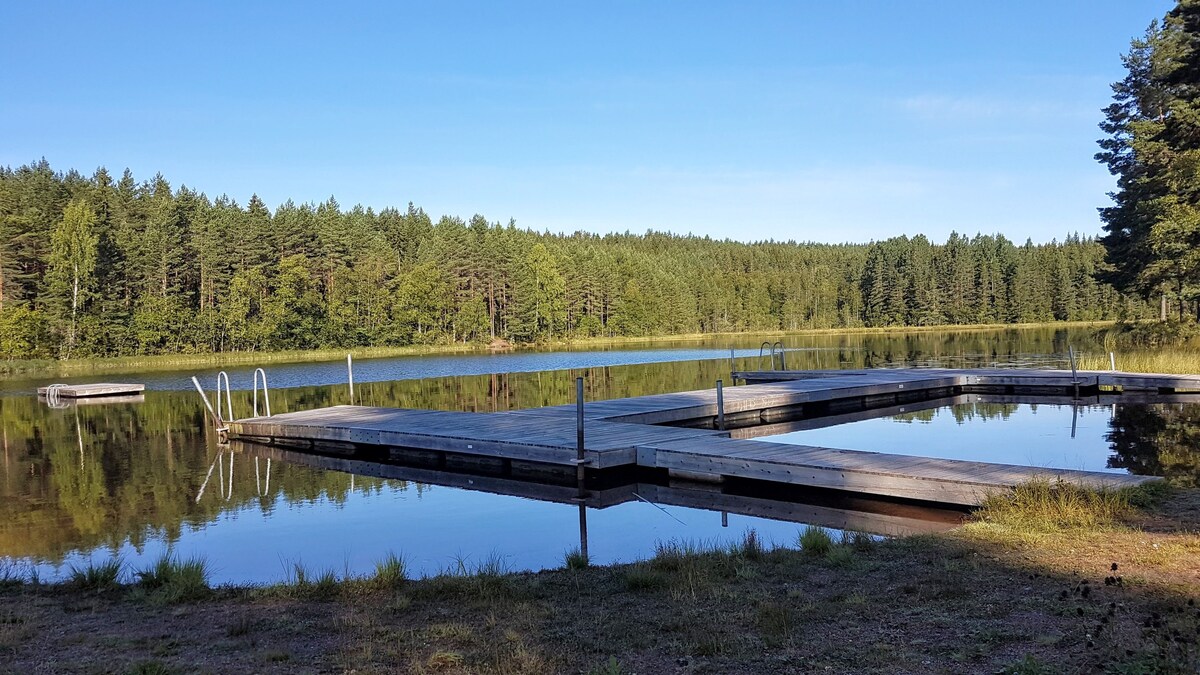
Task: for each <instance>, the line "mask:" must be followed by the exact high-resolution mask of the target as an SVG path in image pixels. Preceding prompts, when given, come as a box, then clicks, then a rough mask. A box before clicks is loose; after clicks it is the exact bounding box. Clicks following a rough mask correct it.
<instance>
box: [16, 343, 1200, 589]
mask: <svg viewBox="0 0 1200 675" xmlns="http://www.w3.org/2000/svg"><path fill="white" fill-rule="evenodd" d="M789 358H791V357H789ZM853 365H857V364H853ZM576 375H584V376H585V377H586V381H587V386H588V392H587V397H588V399H589V400H599V399H606V398H616V397H625V396H636V395H642V394H653V393H661V392H669V391H680V390H688V389H701V388H707V387H711V386H712V383H713V382H715V380H717V379H718V378H721V377H727V376H728V363H727V362H726V361H725V360H723V359H717V360H706V361H689V362H675V363H656V364H642V365H629V366H612V367H603V368H594V369H588V370H578V371H554V372H538V373H516V374H509V375H471V376H461V377H445V378H438V379H426V380H399V381H390V382H365V383H358V384H357V386H356V389H357V390H358V391H357V397H358V401H357V402H359V403H362V404H366V405H377V406H394V407H410V408H427V409H440V410H464V411H481V412H491V411H504V410H514V409H521V408H530V407H538V406H547V405H561V404H565V403H569V402H571V400H572V399H573V395H574V391H573V383H574V377H575V376H576ZM234 397H235V401H234V406H235V408H236V409H239V410H241V411H248V410H249V408H250V400H249V394H248V393H247V392H244V391H235V392H234ZM346 397H347V393H346V390H345V387H342V386H322V387H297V388H291V389H279V390H275V391H273V392H272V407H273V410H274V411H275V412H288V411H291V410H307V409H312V408H317V407H321V406H328V405H337V404H341V403H347V402H348V400H346ZM204 414H205V413H204V409H203V405H202V404H201V403H200V401H199V398H198V396H196V395H195V394H194V393H191V392H177V391H150V392H147V393H146V394H145V396H144V399H143V400H141V401H140V402H127V403H112V404H109V405H89V406H74V405H72V406H67V407H64V408H58V409H51V408H47V407H46V406H45V405H44V404H39V403H38V402H37V401H36V399H34V398H33V397H31V396H8V397H3V398H0V421H2V422H3V424H2V431H0V434H2V437H0V441H2V444H3V453H4V463H3V480H2V481H0V495H2V496H3V499H2V500H0V512H2V515H3V520H2V521H0V522H2V523H3V525H0V557H3V558H4V559H7V560H8V561H10V562H14V563H16V564H19V565H25V566H30V567H32V568H35V569H36V570H37V571H38V574H39V576H40V578H42V579H46V580H49V579H54V578H62V577H64V576H65V575H67V574H68V573H69V570H70V567H71V565H81V564H85V563H87V562H88V561H93V562H96V563H100V562H103V561H106V560H110V559H115V558H118V557H119V558H120V559H121V560H122V561H124V562H125V563H126V565H127V566H128V567H130V568H136V569H141V568H144V567H147V566H149V565H150V564H152V563H153V561H155V560H158V559H161V558H162V556H163V555H164V554H165V553H166V552H167V551H168V550H170V551H171V552H172V553H173V554H174V555H177V556H179V557H180V558H182V559H187V558H190V557H192V556H201V557H203V558H204V559H205V560H207V561H208V563H209V566H210V572H211V579H212V581H213V582H214V583H223V582H236V583H247V582H248V583H271V582H277V581H280V580H282V579H285V578H287V577H288V575H289V574H291V573H293V570H294V569H295V566H296V565H297V564H300V565H303V566H306V567H307V568H309V569H313V570H324V569H334V570H337V571H338V572H339V573H349V574H365V573H369V572H371V571H373V569H374V566H375V564H376V563H377V562H378V561H379V560H380V559H383V558H384V557H386V555H387V554H388V552H392V551H396V552H401V553H402V554H403V556H404V558H405V560H406V563H407V564H408V566H409V572H410V574H415V575H422V574H434V573H437V572H440V571H443V570H445V569H447V568H448V567H450V566H452V565H453V564H455V563H456V561H459V562H465V564H476V563H480V562H482V561H484V560H487V559H489V558H492V557H495V556H500V557H501V558H502V559H503V560H504V562H505V564H506V565H507V566H509V567H511V568H512V569H539V568H543V567H557V566H561V565H562V564H563V557H564V554H565V553H567V552H568V551H571V550H573V549H578V548H580V547H581V546H583V547H586V549H587V552H588V558H589V559H590V561H591V562H593V563H600V564H603V563H607V562H617V561H630V560H635V559H641V558H646V557H650V556H652V555H653V554H654V553H655V550H656V546H657V545H659V544H661V543H663V542H670V541H677V542H696V543H704V544H728V543H733V542H737V541H741V540H742V538H743V537H744V535H745V532H746V531H747V530H748V529H751V528H752V529H753V530H754V531H755V532H756V533H757V535H758V536H759V537H761V538H762V539H763V540H764V542H766V543H767V544H770V543H772V542H776V543H781V544H784V543H791V542H794V541H795V540H796V537H797V534H798V532H800V531H801V530H802V529H803V527H804V525H807V524H813V525H818V526H820V527H823V528H827V529H831V530H852V531H868V532H876V533H880V534H889V535H899V534H908V533H913V532H930V531H937V530H939V529H945V528H947V527H952V526H953V525H955V524H957V523H958V522H959V521H960V520H961V516H962V513H961V512H959V511H946V510H941V509H932V508H928V507H923V506H918V505H912V504H902V503H896V502H877V501H872V500H867V499H861V498H854V499H851V498H847V497H845V496H840V495H835V494H830V493H820V492H817V491H796V490H781V489H778V488H772V489H767V488H766V487H765V486H762V485H756V484H753V483H752V482H749V481H747V482H742V483H739V482H736V481H730V482H727V483H726V484H724V485H722V486H719V487H718V486H713V485H704V484H697V483H688V482H679V481H668V480H662V479H658V478H653V477H646V476H640V475H636V474H633V475H623V476H618V477H617V478H615V479H611V480H608V481H606V482H603V483H598V484H589V485H588V486H587V487H588V490H587V494H586V496H584V497H583V498H582V500H581V498H580V496H579V494H578V491H577V490H578V486H577V485H575V484H574V483H573V481H571V480H569V479H565V478H563V477H560V476H555V475H553V474H552V473H551V474H546V475H542V476H538V477H536V478H535V479H529V477H525V478H524V479H522V480H513V479H511V477H505V476H503V475H496V473H495V472H494V471H488V470H487V469H486V467H484V468H480V467H461V468H459V469H458V470H455V469H454V468H453V467H451V469H450V470H447V469H446V468H445V467H442V468H440V469H437V470H434V469H429V468H427V467H421V466H419V463H411V462H410V463H408V464H405V463H403V462H371V461H363V460H358V459H353V458H339V457H329V456H320V455H314V454H311V453H298V452H294V451H289V450H286V449H279V448H264V447H260V446H252V445H245V444H239V445H234V446H231V447H228V448H226V447H220V446H218V445H217V442H216V441H217V439H216V437H215V434H214V433H213V432H212V430H211V425H209V424H207V423H206V420H205V417H204ZM1197 425H1200V414H1198V413H1197V411H1196V409H1195V406H1190V407H1189V406H1175V407H1171V406H1160V407H1141V408H1138V407H1136V406H1129V407H1123V408H1121V409H1120V410H1118V411H1117V414H1116V415H1115V416H1113V417H1112V421H1111V428H1110V429H1109V431H1108V432H1107V433H1109V434H1110V435H1111V439H1110V443H1111V445H1112V457H1113V458H1114V462H1115V464H1116V465H1119V466H1122V467H1124V468H1126V469H1128V470H1129V471H1131V472H1132V473H1143V474H1150V475H1168V474H1169V475H1173V476H1195V475H1197V466H1196V465H1197V462H1196V458H1195V454H1196V453H1195V451H1194V450H1192V449H1191V448H1190V446H1188V444H1187V439H1188V434H1192V433H1196V431H1195V430H1196V428H1197ZM985 461H986V458H985ZM798 494H800V495H801V497H800V498H797V495H798ZM581 539H582V541H581Z"/></svg>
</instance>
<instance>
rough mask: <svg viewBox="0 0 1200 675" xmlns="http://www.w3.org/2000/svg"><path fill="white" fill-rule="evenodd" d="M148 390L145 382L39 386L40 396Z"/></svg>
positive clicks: (110, 393) (78, 395)
mask: <svg viewBox="0 0 1200 675" xmlns="http://www.w3.org/2000/svg"><path fill="white" fill-rule="evenodd" d="M145 390H146V385H144V384H129V383H112V382H100V383H96V384H52V385H50V386H48V387H38V390H37V393H38V396H41V397H43V398H52V397H58V398H97V397H100V396H128V395H131V394H140V393H142V392H143V391H145Z"/></svg>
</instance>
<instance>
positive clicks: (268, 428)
mask: <svg viewBox="0 0 1200 675" xmlns="http://www.w3.org/2000/svg"><path fill="white" fill-rule="evenodd" d="M741 375H745V376H747V379H755V380H756V381H762V383H760V384H752V385H747V386H740V387H726V388H725V390H724V412H725V420H726V423H727V425H729V426H732V427H748V426H756V425H758V424H760V423H771V422H775V421H778V420H782V419H789V418H790V417H795V416H796V415H801V414H802V415H804V416H806V417H813V416H820V417H824V416H829V415H834V416H836V415H847V414H853V413H855V412H861V411H864V410H869V409H875V408H881V409H885V410H886V409H887V408H889V407H895V406H899V405H903V404H905V403H909V402H921V401H928V400H930V399H936V398H947V397H951V396H955V395H960V394H962V393H963V392H964V391H971V390H983V391H999V392H1000V393H1015V394H1025V395H1030V396H1032V395H1037V394H1050V395H1055V396H1060V397H1061V396H1062V395H1063V392H1064V391H1067V390H1070V389H1072V388H1073V387H1075V386H1076V385H1077V384H1079V383H1080V382H1086V383H1088V384H1085V385H1083V386H1084V387H1085V388H1087V389H1092V390H1097V391H1098V390H1100V389H1103V390H1105V392H1107V394H1106V395H1108V396H1125V395H1126V394H1124V393H1120V394H1117V393H1113V392H1118V391H1119V392H1124V391H1130V392H1133V391H1134V390H1139V391H1144V390H1150V391H1154V392H1156V393H1158V392H1180V391H1200V377H1196V376H1192V377H1187V376H1168V375H1141V374H1138V375H1128V376H1127V375H1125V374H1122V373H1097V372H1080V373H1078V374H1077V376H1075V377H1073V376H1072V374H1071V373H1070V371H1065V372H1064V371H1037V370H941V369H910V370H885V369H878V370H867V371H823V372H816V373H814V372H798V371H792V372H786V371H784V372H771V373H768V374H760V373H747V374H741ZM768 375H769V376H768ZM755 376H761V377H755ZM764 380H769V381H764ZM1143 398H1144V397H1143ZM1197 400H1200V398H1197ZM575 415H576V409H575V406H573V405H567V406H554V407H547V408H537V409H530V410H520V411H512V412H502V413H462V412H446V411H431V410H410V409H396V408H370V407H363V406H335V407H331V408H321V409H317V410H307V411H302V412H292V413H285V414H281V415H275V416H273V417H269V418H265V417H259V418H253V419H245V420H238V421H235V422H232V423H231V424H230V425H229V434H230V437H231V438H238V439H243V440H250V441H257V442H261V443H267V444H275V445H286V446H299V447H302V448H307V447H314V448H317V449H318V450H320V449H321V448H325V449H327V450H334V451H353V450H355V449H356V448H362V447H364V446H367V447H382V448H386V449H389V451H390V452H396V453H403V452H406V451H409V450H417V451H432V452H437V453H446V454H449V455H453V456H455V457H459V456H464V455H465V456H473V457H478V458H480V459H487V460H495V461H501V462H510V463H511V462H518V463H541V464H551V465H566V466H574V465H575V463H576V448H575V444H576V421H575ZM716 415H717V404H716V396H715V392H714V391H713V390H703V391H691V392H681V393H674V394H660V395H654V396H641V397H635V398H625V399H615V400H610V401H594V402H589V403H586V404H585V406H584V417H585V420H586V422H585V463H586V466H587V467H588V468H591V469H609V468H615V467H622V466H638V467H642V468H648V469H659V470H666V471H667V472H669V473H671V474H672V475H677V476H681V477H690V478H704V479H715V480H720V479H724V478H740V479H753V480H762V481H770V482H773V483H783V484H789V485H795V486H807V487H819V488H829V489H836V490H844V491H849V492H858V493H865V494H870V495H884V496H889V497H900V498H905V499H915V500H923V501H931V502H939V503H946V504H958V505H973V504H978V503H979V502H980V501H981V500H982V499H983V498H985V497H986V496H987V495H989V494H993V493H996V492H999V491H1004V490H1008V489H1011V487H1012V486H1014V485H1016V484H1019V483H1022V482H1026V481H1029V480H1031V479H1034V478H1047V479H1050V480H1063V481H1068V482H1071V483H1076V484H1080V485H1086V486H1093V487H1101V486H1105V487H1118V486H1128V485H1137V484H1139V483H1142V482H1144V481H1147V480H1153V478H1148V477H1142V476H1131V475H1125V474H1110V473H1099V472H1086V471H1070V470H1058V469H1045V468H1035V467H1027V466H1016V465H1004V464H991V463H984V462H972V461H959V460H946V459H933V458H926V457H917V456H906V455H893V454H882V453H874V452H862V451H856V450H841V449H835V448H822V447H808V446H800V445H792V444H784V443H772V442H768V441H761V440H750V439H749V438H731V437H730V436H731V432H730V431H719V430H717V429H715V428H713V427H714V420H715V418H716Z"/></svg>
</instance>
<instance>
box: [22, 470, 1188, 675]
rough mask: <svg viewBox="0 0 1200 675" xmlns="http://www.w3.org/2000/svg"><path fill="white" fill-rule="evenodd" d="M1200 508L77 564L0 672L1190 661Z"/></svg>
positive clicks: (1004, 507) (1174, 665) (1054, 495)
mask: <svg viewBox="0 0 1200 675" xmlns="http://www.w3.org/2000/svg"><path fill="white" fill-rule="evenodd" d="M1198 523H1200V493H1197V492H1196V491H1182V490H1181V491H1176V492H1174V493H1173V494H1167V493H1165V492H1163V491H1157V492H1155V491H1146V490H1142V491H1137V492H1130V493H1107V494H1096V493H1082V492H1078V491H1073V492H1072V491H1068V492H1059V491H1058V490H1057V489H1056V487H1055V486H1049V485H1041V486H1036V485H1035V486H1030V487H1029V488H1028V489H1026V490H1023V491H1018V492H1017V493H1016V494H1015V496H1013V497H1006V498H1004V499H997V500H993V501H992V502H990V503H989V504H988V505H987V506H986V508H984V509H982V510H980V511H979V512H978V514H977V516H976V517H974V518H973V519H972V520H971V522H969V523H967V524H966V525H964V526H963V527H960V528H958V529H957V530H955V531H952V532H950V533H948V534H942V535H923V536H915V537H909V538H905V539H896V540H888V541H880V540H876V539H875V538H872V537H868V536H865V535H859V534H853V533H852V534H849V535H846V536H844V537H839V536H835V537H831V536H830V535H829V534H828V533H827V532H825V531H824V530H820V529H816V528H800V529H798V531H797V535H796V539H795V540H794V541H793V542H789V543H788V545H787V546H786V547H782V548H770V547H767V546H764V545H763V544H762V542H760V541H759V540H758V538H757V537H756V536H755V535H754V534H753V533H751V532H747V533H746V535H745V537H744V538H743V539H742V541H741V542H740V543H738V544H736V545H732V546H729V547H726V548H721V549H714V548H712V547H706V546H702V545H694V544H684V543H679V542H674V543H666V544H663V545H661V546H660V547H659V548H658V550H657V552H656V554H655V555H654V556H653V557H651V558H650V559H648V560H644V561H641V562H638V563H634V564H630V565H618V566H612V567H595V566H588V565H586V564H585V563H584V561H582V560H581V558H580V554H579V553H578V552H564V565H563V568H562V569H559V570H550V571H545V572H539V573H518V574H511V573H507V572H506V571H505V569H504V565H503V560H502V559H500V558H492V559H488V560H484V561H483V562H481V563H479V564H476V565H467V564H461V565H456V566H454V567H453V568H452V569H449V570H447V571H446V572H445V573H443V574H441V575H437V576H434V577H430V578H425V579H420V580H409V579H407V578H406V575H405V573H404V565H403V562H402V559H401V558H398V557H391V558H388V559H385V560H383V561H380V563H379V565H378V566H377V569H376V570H375V573H374V574H371V575H368V576H366V577H362V578H352V579H346V578H344V577H339V576H338V575H337V574H336V573H335V572H334V571H332V570H326V571H309V570H304V569H303V568H302V567H298V568H297V569H296V570H295V571H294V572H293V574H292V575H291V578H290V579H289V580H288V582H287V583H282V584H278V585H275V586H268V587H255V588H229V587H224V588H217V589H208V588H207V586H206V585H205V586H203V587H202V590H201V591H199V592H195V591H196V589H197V587H198V586H197V584H196V583H195V578H196V571H195V570H194V569H193V570H192V572H191V573H185V572H184V571H182V570H178V571H177V570H173V569H172V565H167V566H166V567H161V566H155V567H154V568H153V569H152V570H150V572H152V573H151V574H146V573H145V572H143V574H140V575H135V574H134V573H133V572H132V571H129V570H126V571H125V573H124V577H122V576H121V575H120V574H119V573H118V575H117V577H116V578H113V576H112V574H111V572H110V571H101V572H97V573H95V574H89V573H88V572H87V571H86V570H80V571H79V574H78V578H76V579H73V580H72V581H69V582H67V583H64V584H59V585H40V586H35V585H31V584H29V583H23V584H21V583H15V582H14V583H8V584H4V585H3V590H2V591H0V671H3V670H5V669H7V670H9V671H11V672H37V671H38V670H39V669H40V670H43V671H45V672H97V671H100V672H129V673H174V672H197V671H199V672H234V673H237V672H281V673H282V672H356V673H384V672H389V673H390V672H413V673H559V672H567V673H606V674H615V673H659V672H673V673H761V672H808V671H820V672H880V673H884V672H886V673H895V672H900V673H937V672H956V673H957V672H987V673H1060V672H1111V673H1153V672H1163V673H1169V672H1195V671H1196V669H1197V667H1200V652H1198V649H1197V643H1196V637H1197V635H1198V634H1200V613H1198V612H1197V609H1196V606H1195V604H1194V600H1193V599H1194V598H1195V597H1196V596H1198V595H1200V568H1198V564H1197V563H1196V562H1195V561H1196V557H1197V555H1196V554H1197V553H1200V537H1198V536H1197V535H1196V534H1195V533H1194V532H1195V527H1196V525H1197V524H1198ZM173 565H174V566H175V567H182V565H183V563H181V562H178V561H177V562H175V563H173ZM189 579H190V581H189ZM172 580H176V581H174V582H173V581H172ZM151 582H152V583H151ZM172 583H175V584H177V585H180V586H182V587H183V588H190V589H192V591H193V592H189V593H175V592H172V593H168V592H165V591H162V590H161V589H163V588H169V587H170V586H171V584H172ZM155 584H157V585H155ZM5 664H7V665H5Z"/></svg>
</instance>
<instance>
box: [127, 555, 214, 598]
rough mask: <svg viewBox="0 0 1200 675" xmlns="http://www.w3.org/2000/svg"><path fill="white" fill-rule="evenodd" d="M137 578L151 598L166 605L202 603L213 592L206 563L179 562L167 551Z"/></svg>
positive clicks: (199, 560) (198, 558)
mask: <svg viewBox="0 0 1200 675" xmlns="http://www.w3.org/2000/svg"><path fill="white" fill-rule="evenodd" d="M137 578H138V585H139V586H141V587H142V589H144V590H145V591H147V592H148V593H149V597H150V598H151V599H153V600H155V601H158V602H163V603H166V604H174V603H178V602H191V601H195V600H202V599H204V598H206V597H208V595H209V594H210V593H211V592H212V589H211V588H209V585H208V563H207V562H205V560H204V559H203V558H201V557H199V556H194V557H191V558H188V559H187V560H178V559H176V558H175V557H174V556H173V555H172V554H171V553H170V552H169V551H168V552H167V553H165V554H163V556H162V557H161V558H159V559H158V560H157V561H156V562H155V563H154V564H153V565H151V566H150V567H148V568H146V569H144V570H142V571H140V572H138V573H137Z"/></svg>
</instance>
